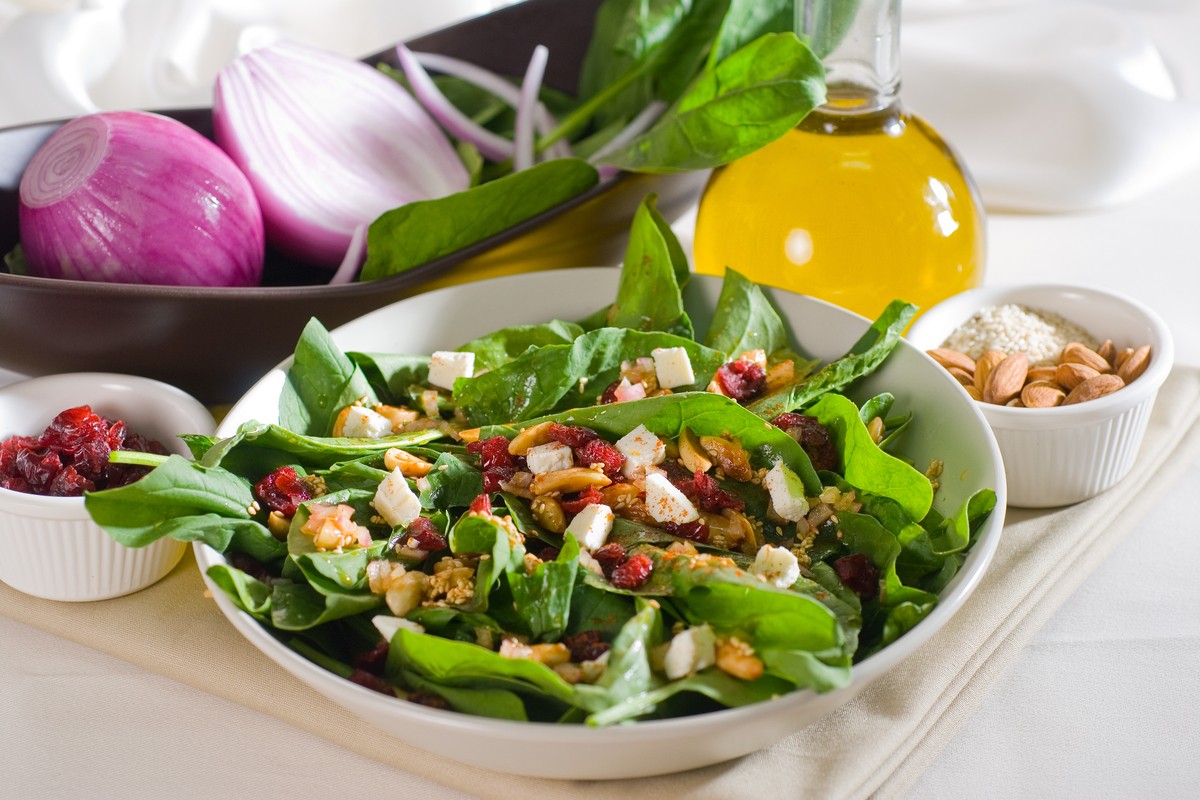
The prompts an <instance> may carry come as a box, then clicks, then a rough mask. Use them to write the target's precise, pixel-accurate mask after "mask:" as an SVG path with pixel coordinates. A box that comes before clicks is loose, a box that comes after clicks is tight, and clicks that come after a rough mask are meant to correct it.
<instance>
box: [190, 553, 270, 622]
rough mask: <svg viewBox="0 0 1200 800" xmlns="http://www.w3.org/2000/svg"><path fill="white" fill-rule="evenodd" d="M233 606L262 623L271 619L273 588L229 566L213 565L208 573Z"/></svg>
mask: <svg viewBox="0 0 1200 800" xmlns="http://www.w3.org/2000/svg"><path fill="white" fill-rule="evenodd" d="M205 574H207V575H208V577H209V578H211V579H212V581H213V583H215V584H217V586H218V587H219V588H220V589H221V590H222V591H224V592H225V594H227V595H229V598H230V599H231V600H233V604H234V605H236V606H237V607H238V608H240V609H241V610H242V611H245V612H246V613H247V614H249V615H250V616H252V617H254V618H255V619H257V620H260V621H262V622H266V621H269V620H270V619H271V587H270V586H268V585H267V584H265V583H263V582H262V581H260V580H258V579H257V578H254V577H251V576H250V575H247V574H246V573H245V572H242V571H241V570H240V569H238V568H236V567H231V566H229V565H228V564H213V565H212V566H211V567H209V568H208V571H207V573H205Z"/></svg>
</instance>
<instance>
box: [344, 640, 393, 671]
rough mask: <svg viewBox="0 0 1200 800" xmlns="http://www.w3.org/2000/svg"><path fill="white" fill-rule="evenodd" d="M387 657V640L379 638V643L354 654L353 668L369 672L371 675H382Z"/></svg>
mask: <svg viewBox="0 0 1200 800" xmlns="http://www.w3.org/2000/svg"><path fill="white" fill-rule="evenodd" d="M387 657H388V643H387V640H386V639H380V640H379V644H377V645H375V646H374V647H373V648H371V649H370V650H365V651H363V652H361V653H358V654H356V655H355V656H354V659H353V661H352V664H353V666H354V668H355V669H361V670H362V671H363V672H369V673H371V674H372V675H382V674H383V668H384V667H385V666H386V665H387Z"/></svg>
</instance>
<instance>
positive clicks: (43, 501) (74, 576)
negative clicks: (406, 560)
mask: <svg viewBox="0 0 1200 800" xmlns="http://www.w3.org/2000/svg"><path fill="white" fill-rule="evenodd" d="M80 405H90V406H91V407H92V409H93V410H94V411H95V412H96V413H98V414H100V415H102V416H105V417H108V418H110V419H114V420H116V419H123V420H125V421H126V423H127V424H128V426H129V429H130V430H131V431H135V432H137V433H140V434H142V435H143V436H148V437H150V438H152V439H157V440H158V441H159V442H161V443H162V444H163V445H164V446H165V447H166V448H167V449H168V450H171V451H173V452H177V453H179V454H181V455H187V453H188V451H187V447H186V446H185V445H184V444H183V442H182V441H181V440H180V439H179V438H178V435H179V434H181V433H199V434H211V433H212V431H213V418H212V416H211V415H210V414H209V412H208V410H207V409H206V408H205V407H204V406H203V405H201V404H200V402H199V401H197V400H196V399H195V398H193V397H191V396H190V395H188V394H186V393H184V392H182V391H181V390H179V389H176V388H175V387H173V386H169V385H167V384H165V383H161V382H159V381H155V380H150V379H147V378H140V377H136V376H131V375H117V374H112V373H101V372H86V373H71V374H66V375H51V376H47V377H44V378H32V379H29V380H26V381H21V382H19V383H14V384H11V385H9V386H5V387H0V439H7V438H8V437H10V436H12V435H14V434H21V435H25V436H31V435H36V434H39V433H41V432H42V431H43V430H44V429H45V427H46V425H47V424H49V423H50V421H51V420H52V419H53V418H54V417H55V416H56V415H57V414H58V413H59V412H61V411H64V410H65V409H68V408H73V407H75V406H80ZM186 547H187V545H186V544H184V543H183V542H177V541H175V540H174V539H162V540H159V541H158V542H155V543H153V544H150V545H148V546H146V547H141V548H130V547H125V546H124V545H121V544H118V543H117V542H116V541H114V540H113V539H112V538H111V537H109V536H108V534H106V533H105V532H104V531H103V530H101V529H100V528H99V527H98V526H97V525H96V524H95V523H94V522H92V520H91V518H90V517H89V516H88V513H87V510H86V509H85V508H84V502H83V498H82V497H42V496H39V495H32V494H24V493H22V492H14V491H10V490H8V489H0V581H3V582H4V583H7V584H8V585H9V586H12V587H13V588H14V589H17V590H19V591H22V592H25V593H26V594H30V595H34V596H36V597H42V598H46V599H48V600H68V601H84V600H105V599H108V598H111V597H119V596H121V595H125V594H130V593H131V592H136V591H138V590H139V589H144V588H146V587H147V586H150V585H151V584H153V583H155V582H156V581H158V580H160V579H161V578H163V577H164V576H165V575H166V574H167V573H168V572H170V571H171V570H172V569H173V568H174V566H175V565H176V564H178V563H179V559H180V558H182V557H183V554H184V552H185V550H186Z"/></svg>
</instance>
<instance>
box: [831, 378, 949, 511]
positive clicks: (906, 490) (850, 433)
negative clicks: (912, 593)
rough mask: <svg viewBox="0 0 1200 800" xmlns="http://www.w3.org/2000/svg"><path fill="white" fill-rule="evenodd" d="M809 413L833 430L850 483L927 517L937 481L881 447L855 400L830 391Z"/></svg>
mask: <svg viewBox="0 0 1200 800" xmlns="http://www.w3.org/2000/svg"><path fill="white" fill-rule="evenodd" d="M807 413H809V414H811V415H812V416H814V417H816V418H817V419H818V420H819V421H820V423H821V424H822V425H824V426H825V429H826V430H827V431H829V437H830V438H831V439H832V440H833V443H834V446H835V447H837V450H838V456H839V458H840V460H841V462H842V475H843V476H845V478H846V481H847V482H848V483H849V484H851V485H852V486H855V487H857V488H859V489H863V490H865V491H867V492H871V493H872V494H879V495H883V496H884V497H890V498H892V499H893V500H895V501H896V502H897V503H899V504H900V507H901V508H903V509H904V511H905V513H907V514H908V516H909V517H910V518H911V519H914V520H919V519H924V518H925V515H926V514H927V513H929V509H930V507H931V506H932V505H933V484H931V483H930V482H929V478H927V477H925V476H924V475H923V474H921V473H920V472H918V471H917V470H915V469H914V468H913V467H911V466H909V465H908V464H906V463H905V462H903V461H901V460H900V459H898V458H896V457H895V456H893V455H890V454H889V453H885V452H883V451H882V450H880V449H879V445H877V444H875V441H874V440H873V439H872V438H871V434H870V433H868V432H867V426H866V425H864V424H863V421H862V418H861V417H860V416H859V412H858V407H857V406H856V405H854V403H853V402H851V401H850V400H848V399H847V398H845V397H843V396H841V395H839V394H827V395H825V396H823V397H822V398H821V399H820V400H818V401H817V402H816V403H815V404H814V405H813V406H812V407H811V408H809V409H808V412H807Z"/></svg>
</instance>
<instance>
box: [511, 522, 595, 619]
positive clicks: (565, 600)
mask: <svg viewBox="0 0 1200 800" xmlns="http://www.w3.org/2000/svg"><path fill="white" fill-rule="evenodd" d="M578 569H579V543H578V542H577V541H575V537H574V536H567V537H566V539H565V540H564V541H563V546H562V550H561V551H559V554H558V558H556V559H555V560H554V561H547V562H543V563H541V564H538V565H537V566H536V567H534V569H533V572H531V573H528V574H526V573H523V572H519V571H515V570H514V571H512V572H509V573H508V588H509V591H510V592H511V593H512V598H513V608H514V610H515V611H516V613H517V615H518V616H519V617H520V619H521V620H522V621H523V622H524V623H525V625H526V627H527V629H528V632H529V635H530V636H531V637H533V639H535V640H537V641H543V642H556V641H558V640H559V639H560V638H562V635H563V631H565V630H566V629H567V622H568V619H569V617H570V613H571V594H572V590H573V589H574V587H575V574H576V572H577V571H578Z"/></svg>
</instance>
